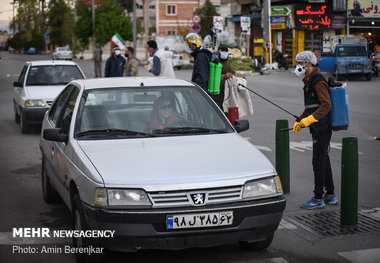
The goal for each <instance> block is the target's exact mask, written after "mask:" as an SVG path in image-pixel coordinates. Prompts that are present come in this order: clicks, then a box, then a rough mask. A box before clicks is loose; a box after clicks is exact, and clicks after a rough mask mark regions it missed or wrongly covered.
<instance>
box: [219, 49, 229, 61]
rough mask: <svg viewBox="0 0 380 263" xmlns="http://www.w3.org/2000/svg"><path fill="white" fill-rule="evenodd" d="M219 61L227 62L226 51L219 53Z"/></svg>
mask: <svg viewBox="0 0 380 263" xmlns="http://www.w3.org/2000/svg"><path fill="white" fill-rule="evenodd" d="M220 59H222V60H227V59H228V52H227V51H222V52H220Z"/></svg>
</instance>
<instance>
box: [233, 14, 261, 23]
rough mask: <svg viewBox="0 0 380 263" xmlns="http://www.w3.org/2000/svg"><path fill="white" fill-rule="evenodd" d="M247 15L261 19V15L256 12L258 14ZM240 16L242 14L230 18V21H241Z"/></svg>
mask: <svg viewBox="0 0 380 263" xmlns="http://www.w3.org/2000/svg"><path fill="white" fill-rule="evenodd" d="M244 16H245V17H250V18H251V19H261V15H260V14H256V15H244ZM240 17H242V16H235V17H232V18H230V19H228V21H230V22H240Z"/></svg>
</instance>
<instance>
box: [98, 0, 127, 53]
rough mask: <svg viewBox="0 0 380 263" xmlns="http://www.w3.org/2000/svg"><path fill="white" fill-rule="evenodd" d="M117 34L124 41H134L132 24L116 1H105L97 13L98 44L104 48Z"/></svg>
mask: <svg viewBox="0 0 380 263" xmlns="http://www.w3.org/2000/svg"><path fill="white" fill-rule="evenodd" d="M115 33H119V35H120V36H121V37H122V38H123V39H124V40H132V24H131V22H130V21H129V20H127V17H126V15H125V13H124V10H123V8H122V7H121V6H120V4H119V3H118V2H117V1H116V0H103V1H102V3H101V5H99V6H98V7H97V8H96V12H95V38H96V42H98V43H99V44H100V45H102V46H103V45H104V44H106V43H107V42H108V41H110V40H111V38H112V36H113V35H114V34H115Z"/></svg>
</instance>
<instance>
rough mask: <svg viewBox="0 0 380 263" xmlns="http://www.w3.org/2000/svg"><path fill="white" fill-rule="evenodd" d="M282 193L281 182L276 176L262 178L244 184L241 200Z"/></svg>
mask: <svg viewBox="0 0 380 263" xmlns="http://www.w3.org/2000/svg"><path fill="white" fill-rule="evenodd" d="M278 193H282V186H281V181H280V178H279V177H278V176H275V177H269V178H263V179H260V180H255V181H249V182H247V183H245V185H244V189H243V199H244V198H253V197H259V196H266V195H274V194H278Z"/></svg>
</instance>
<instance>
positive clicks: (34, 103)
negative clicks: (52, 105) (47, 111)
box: [25, 100, 47, 107]
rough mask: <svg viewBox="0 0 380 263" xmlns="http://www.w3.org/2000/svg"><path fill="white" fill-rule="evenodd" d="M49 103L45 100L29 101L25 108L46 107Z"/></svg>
mask: <svg viewBox="0 0 380 263" xmlns="http://www.w3.org/2000/svg"><path fill="white" fill-rule="evenodd" d="M46 106H47V103H46V101H44V100H27V101H25V107H46Z"/></svg>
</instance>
